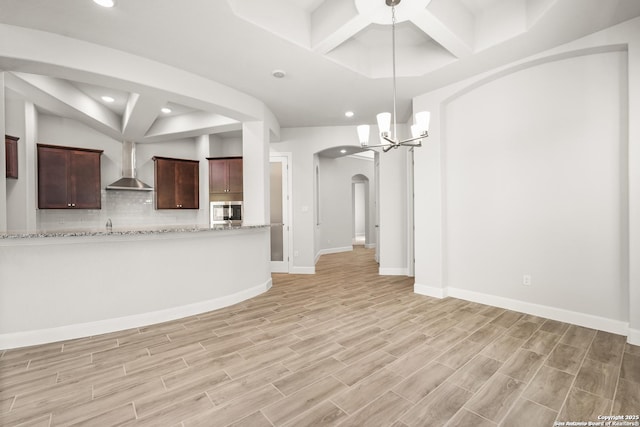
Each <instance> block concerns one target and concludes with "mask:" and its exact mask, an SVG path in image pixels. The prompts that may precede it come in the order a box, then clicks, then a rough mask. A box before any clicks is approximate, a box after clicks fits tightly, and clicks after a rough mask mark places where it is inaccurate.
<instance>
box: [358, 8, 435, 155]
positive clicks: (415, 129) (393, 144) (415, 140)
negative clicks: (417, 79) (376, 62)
mask: <svg viewBox="0 0 640 427" xmlns="http://www.w3.org/2000/svg"><path fill="white" fill-rule="evenodd" d="M400 1H401V0H385V2H386V4H387V6H391V46H392V55H393V57H392V64H393V136H391V135H390V133H389V132H390V130H391V113H380V114H378V115H377V116H376V118H377V121H378V129H379V130H380V144H376V145H369V133H370V132H369V125H360V126H358V127H357V130H358V138H360V146H361V147H362V148H382V151H383V152H385V153H386V152H387V151H389V150H391V149H392V148H398V147H401V146H405V147H421V146H422V138H426V137H428V136H429V134H428V130H429V119H430V117H431V113H429V112H428V111H421V112H419V113H416V115H415V124H414V125H413V126H411V136H412V137H411V138H409V139H405V140H402V141H398V139H397V135H396V126H397V124H396V123H397V122H396V8H395V7H396V6H397V5H398V4H400Z"/></svg>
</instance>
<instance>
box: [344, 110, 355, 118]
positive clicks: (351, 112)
mask: <svg viewBox="0 0 640 427" xmlns="http://www.w3.org/2000/svg"><path fill="white" fill-rule="evenodd" d="M344 115H345V116H346V117H353V111H347V112H345V113H344Z"/></svg>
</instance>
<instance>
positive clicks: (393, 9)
mask: <svg viewBox="0 0 640 427" xmlns="http://www.w3.org/2000/svg"><path fill="white" fill-rule="evenodd" d="M391 52H392V53H391V54H392V61H391V63H392V64H393V139H394V140H397V139H396V137H397V135H396V127H397V123H398V122H397V120H396V7H395V4H392V6H391Z"/></svg>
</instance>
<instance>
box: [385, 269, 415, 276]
mask: <svg viewBox="0 0 640 427" xmlns="http://www.w3.org/2000/svg"><path fill="white" fill-rule="evenodd" d="M378 274H379V275H380V276H408V275H409V272H408V270H407V268H397V267H380V268H379V269H378Z"/></svg>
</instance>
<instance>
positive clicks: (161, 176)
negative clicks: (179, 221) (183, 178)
mask: <svg viewBox="0 0 640 427" xmlns="http://www.w3.org/2000/svg"><path fill="white" fill-rule="evenodd" d="M154 160H155V162H154V166H155V190H156V209H176V208H177V204H178V203H177V201H176V189H175V183H176V167H175V164H174V162H173V161H172V160H167V159H159V158H156V159H154Z"/></svg>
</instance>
